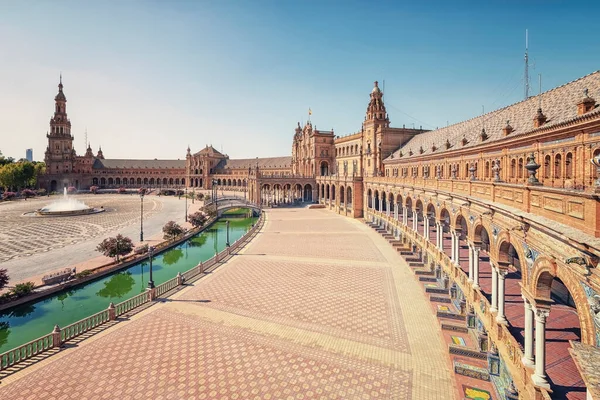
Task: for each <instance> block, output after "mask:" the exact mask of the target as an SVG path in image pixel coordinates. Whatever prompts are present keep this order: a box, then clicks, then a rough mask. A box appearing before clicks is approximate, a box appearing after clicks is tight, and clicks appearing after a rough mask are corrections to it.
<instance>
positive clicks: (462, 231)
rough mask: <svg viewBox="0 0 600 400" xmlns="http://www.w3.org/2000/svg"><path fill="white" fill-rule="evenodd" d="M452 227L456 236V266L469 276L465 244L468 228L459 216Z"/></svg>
mask: <svg viewBox="0 0 600 400" xmlns="http://www.w3.org/2000/svg"><path fill="white" fill-rule="evenodd" d="M454 227H455V230H456V233H457V234H458V265H459V266H460V268H461V269H462V270H463V271H464V273H465V274H467V275H469V243H468V242H467V237H468V236H469V227H468V225H467V220H466V219H465V218H464V217H463V216H462V215H461V214H459V215H458V216H457V217H456V221H455V224H454Z"/></svg>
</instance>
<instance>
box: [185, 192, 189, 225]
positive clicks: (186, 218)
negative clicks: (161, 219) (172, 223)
mask: <svg viewBox="0 0 600 400" xmlns="http://www.w3.org/2000/svg"><path fill="white" fill-rule="evenodd" d="M187 211H188V209H187V186H186V187H185V222H188V216H187Z"/></svg>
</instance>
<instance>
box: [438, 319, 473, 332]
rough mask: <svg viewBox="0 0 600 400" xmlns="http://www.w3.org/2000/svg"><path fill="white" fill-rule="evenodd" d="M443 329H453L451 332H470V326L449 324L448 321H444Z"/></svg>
mask: <svg viewBox="0 0 600 400" xmlns="http://www.w3.org/2000/svg"><path fill="white" fill-rule="evenodd" d="M442 330H443V331H451V332H459V333H469V328H467V327H466V326H463V325H456V324H449V323H446V322H443V323H442Z"/></svg>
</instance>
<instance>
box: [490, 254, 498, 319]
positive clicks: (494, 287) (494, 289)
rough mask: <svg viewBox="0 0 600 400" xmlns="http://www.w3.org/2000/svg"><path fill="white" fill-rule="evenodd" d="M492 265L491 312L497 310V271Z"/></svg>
mask: <svg viewBox="0 0 600 400" xmlns="http://www.w3.org/2000/svg"><path fill="white" fill-rule="evenodd" d="M490 265H491V266H492V305H491V307H490V311H491V312H495V311H498V273H497V272H496V267H495V266H494V264H491V263H490Z"/></svg>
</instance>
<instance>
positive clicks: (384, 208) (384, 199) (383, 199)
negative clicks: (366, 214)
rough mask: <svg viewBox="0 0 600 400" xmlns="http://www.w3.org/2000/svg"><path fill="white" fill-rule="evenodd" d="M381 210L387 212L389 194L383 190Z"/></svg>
mask: <svg viewBox="0 0 600 400" xmlns="http://www.w3.org/2000/svg"><path fill="white" fill-rule="evenodd" d="M381 211H383V212H387V196H386V195H385V192H381Z"/></svg>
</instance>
